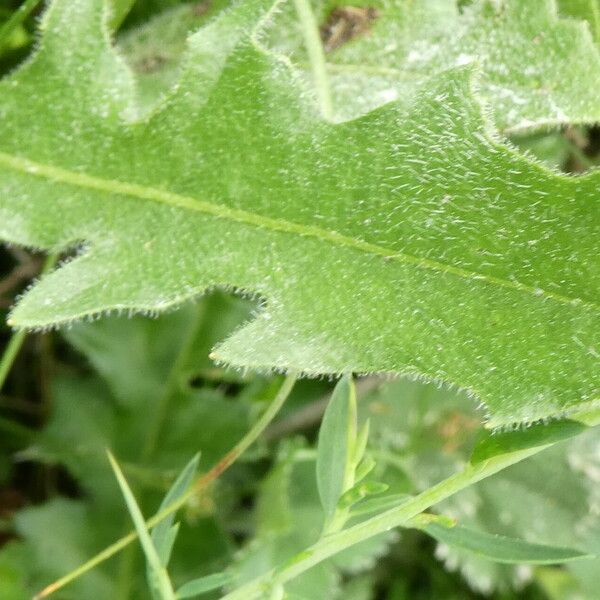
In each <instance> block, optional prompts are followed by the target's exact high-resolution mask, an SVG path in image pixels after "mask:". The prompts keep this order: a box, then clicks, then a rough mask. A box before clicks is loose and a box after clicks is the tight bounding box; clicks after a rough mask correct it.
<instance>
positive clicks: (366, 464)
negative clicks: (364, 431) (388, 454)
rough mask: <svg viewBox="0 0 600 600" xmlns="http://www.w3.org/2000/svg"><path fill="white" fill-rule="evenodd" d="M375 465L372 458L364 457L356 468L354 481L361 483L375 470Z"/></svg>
mask: <svg viewBox="0 0 600 600" xmlns="http://www.w3.org/2000/svg"><path fill="white" fill-rule="evenodd" d="M375 465H376V463H375V459H374V458H373V457H372V456H365V458H363V460H362V461H361V462H360V463H359V464H358V466H357V467H356V474H355V476H354V481H356V482H358V481H362V480H363V479H364V478H365V477H366V476H367V475H368V474H369V473H370V472H371V471H372V470H373V469H374V468H375Z"/></svg>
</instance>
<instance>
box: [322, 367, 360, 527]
mask: <svg viewBox="0 0 600 600" xmlns="http://www.w3.org/2000/svg"><path fill="white" fill-rule="evenodd" d="M355 403H356V397H355V389H354V383H353V381H352V378H351V377H350V376H347V375H345V376H344V377H342V378H341V379H340V381H339V382H338V384H337V385H336V386H335V389H334V391H333V394H332V396H331V400H330V401H329V404H328V406H327V410H326V411H325V415H324V416H323V422H322V423H321V429H320V430H319V442H318V447H317V486H318V489H319V497H320V498H321V504H322V506H323V510H324V511H325V515H326V517H327V518H329V517H331V516H332V515H333V513H334V512H335V508H336V506H337V503H338V500H339V499H340V497H341V495H342V494H343V493H344V491H345V490H346V487H347V481H348V479H349V471H350V470H351V469H353V465H351V462H352V461H351V453H352V450H353V445H354V439H355V437H356V420H355V419H356V417H355V415H356V410H355V409H354V410H353V405H354V404H355Z"/></svg>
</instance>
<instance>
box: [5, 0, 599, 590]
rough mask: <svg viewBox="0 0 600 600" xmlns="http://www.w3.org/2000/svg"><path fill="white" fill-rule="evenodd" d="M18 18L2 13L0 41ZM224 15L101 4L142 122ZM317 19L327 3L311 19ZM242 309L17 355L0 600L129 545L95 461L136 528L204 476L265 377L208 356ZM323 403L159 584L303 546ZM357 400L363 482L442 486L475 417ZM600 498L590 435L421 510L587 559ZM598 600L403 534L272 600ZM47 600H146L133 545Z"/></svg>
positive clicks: (577, 165)
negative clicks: (369, 476)
mask: <svg viewBox="0 0 600 600" xmlns="http://www.w3.org/2000/svg"><path fill="white" fill-rule="evenodd" d="M590 2H595V0H581V1H579V0H578V1H572V0H561V2H560V8H561V10H562V11H563V12H564V15H565V16H572V17H578V18H584V19H587V20H588V21H589V23H590V28H591V30H592V32H593V34H594V36H595V37H596V39H598V37H599V35H598V34H599V31H600V25H599V23H598V22H597V21H596V16H597V15H598V14H600V13H598V11H596V12H594V11H590V10H589V7H590ZM21 4H22V3H21V2H18V1H11V0H2V1H0V25H1V24H2V23H3V22H6V21H7V20H8V19H10V18H11V17H13V16H14V14H15V11H16V10H17V9H18V8H19V6H20V5H21ZM227 4H228V2H227V0H213V1H212V2H211V1H210V0H204V1H202V2H192V3H189V2H182V1H181V0H137V1H134V2H132V1H131V0H115V12H114V23H113V24H114V26H115V27H116V28H118V31H117V33H116V35H115V43H116V45H117V46H118V47H119V48H120V50H121V51H122V52H123V54H124V56H125V57H126V59H127V61H128V62H129V64H130V65H131V67H132V69H133V70H134V72H135V73H136V76H137V78H138V85H139V100H140V106H141V108H142V110H147V109H148V108H149V107H151V106H152V105H153V104H154V103H155V102H156V101H157V100H158V99H159V98H160V97H161V96H162V95H163V94H165V93H167V92H168V90H169V88H170V87H171V86H172V85H173V84H175V82H176V79H177V70H178V65H179V64H180V61H181V58H182V54H183V53H184V51H185V39H186V36H187V34H188V33H189V32H190V31H193V30H194V29H195V28H197V27H199V26H200V25H201V24H202V23H203V22H204V21H205V20H206V19H208V18H210V17H211V16H212V15H214V14H215V13H217V12H218V11H219V10H221V9H222V8H223V7H224V6H226V5H227ZM334 4H339V2H338V3H332V2H326V3H324V6H323V7H322V14H324V15H328V14H330V13H331V11H332V10H333V8H334ZM357 4H358V5H360V6H363V7H364V6H366V5H367V3H360V2H358V3H357ZM374 4H377V3H374ZM463 4H465V3H464V2H463ZM596 8H597V5H596ZM40 11H41V7H40V6H35V7H34V8H33V10H32V11H31V13H30V14H28V15H26V17H25V18H24V19H23V22H22V23H21V24H20V25H19V26H18V27H16V28H14V29H13V31H12V33H11V34H10V36H9V37H8V38H7V39H5V40H3V42H2V45H1V46H0V73H2V74H4V73H7V72H9V71H10V70H11V69H12V68H14V67H15V66H16V65H18V64H19V63H20V62H21V61H22V60H24V59H25V58H26V56H27V54H28V53H29V52H30V51H31V49H32V47H34V45H35V26H36V20H37V18H38V16H39V14H40ZM323 25H324V29H323V35H324V36H326V35H327V31H326V28H325V22H324V23H323ZM351 38H352V35H350V36H349V38H348V39H347V40H344V43H352V39H351ZM325 41H326V40H325ZM511 142H512V143H513V144H515V145H516V146H518V147H519V148H520V149H521V150H522V151H527V152H530V153H533V154H534V155H536V156H537V157H538V158H539V159H540V160H542V161H544V162H545V163H547V164H548V165H550V166H552V167H553V168H556V169H560V170H563V171H566V172H571V173H579V172H582V171H584V170H586V169H589V168H591V167H594V166H595V165H596V164H597V163H598V160H599V153H598V150H599V148H600V135H599V133H598V130H597V129H595V128H593V127H589V128H586V127H576V128H575V127H573V128H566V129H561V130H559V131H556V130H553V131H546V132H536V133H533V134H528V135H520V136H518V137H514V138H512V139H511ZM42 261H43V257H41V256H39V255H37V254H36V253H35V252H29V251H27V250H24V249H20V248H3V249H2V250H1V251H0V317H1V322H2V326H1V327H2V329H1V330H0V336H1V338H0V340H1V343H2V345H3V346H4V347H5V346H6V344H7V342H8V341H9V339H10V337H11V332H10V331H9V329H8V328H7V327H6V325H4V323H5V317H6V314H7V312H8V310H9V308H10V306H11V304H12V303H13V301H14V298H15V297H16V296H17V295H18V294H19V293H21V292H22V291H23V289H24V288H25V287H26V286H27V285H28V283H29V282H30V281H31V279H32V278H34V277H36V276H37V275H38V274H39V271H40V269H41V265H42ZM255 310H258V307H257V306H256V305H254V304H253V303H252V302H250V301H248V300H246V299H244V298H240V297H234V296H232V295H227V294H224V293H220V292H215V293H212V294H210V295H208V296H206V297H204V298H200V299H199V300H198V301H197V302H196V303H195V304H193V305H186V306H184V307H182V308H181V309H179V310H178V311H176V312H173V313H170V314H165V315H163V316H161V317H159V318H157V319H151V318H146V317H140V316H136V317H133V318H112V317H111V318H106V319H102V320H100V321H97V322H94V323H83V324H78V325H74V326H73V327H71V328H67V329H64V330H61V331H59V332H48V333H44V334H32V335H30V336H29V337H28V338H27V339H26V342H25V344H24V346H23V348H22V349H21V351H20V353H19V355H18V358H17V360H16V361H15V363H14V366H13V368H12V370H11V372H10V375H9V377H8V379H7V381H6V383H5V385H4V387H3V388H2V390H1V392H0V599H2V600H22V599H26V598H31V596H32V594H33V593H35V592H36V591H38V590H39V589H40V588H41V587H43V586H44V585H46V584H48V583H49V582H50V581H52V580H54V579H56V578H57V577H59V576H61V575H63V574H65V573H66V572H68V571H69V570H71V569H73V568H75V567H77V566H78V565H79V564H80V563H82V562H84V561H85V560H86V559H87V558H89V557H90V556H92V555H93V554H94V553H95V552H97V551H99V550H101V549H102V548H103V547H105V546H106V545H108V544H109V543H111V542H112V541H114V540H115V539H116V538H118V537H119V536H121V535H123V534H124V533H125V532H126V531H128V530H129V529H130V527H131V523H130V517H129V515H128V513H127V511H126V509H125V506H124V503H123V499H122V496H121V493H120V491H119V488H118V485H117V483H116V481H115V479H114V476H113V474H112V472H111V470H110V466H109V464H108V461H107V460H106V455H105V449H106V448H110V449H111V450H112V452H113V453H114V454H115V455H116V456H117V458H118V459H119V461H120V464H121V466H122V468H123V470H124V473H125V475H126V476H127V478H128V480H129V481H130V483H131V485H132V488H133V489H134V492H135V493H136V496H137V498H138V500H139V502H140V504H141V507H142V509H143V510H144V512H145V514H151V513H153V512H154V511H155V510H156V508H157V506H158V505H159V503H160V499H161V497H162V496H163V495H164V493H165V492H166V490H167V489H168V487H169V485H170V484H171V483H172V481H173V479H174V477H175V475H176V474H177V473H178V472H179V470H180V469H181V468H182V467H183V466H184V465H185V464H186V463H187V461H188V460H189V459H190V458H191V457H192V456H193V455H194V454H195V453H196V452H198V451H201V453H202V454H201V464H200V469H201V471H206V470H208V469H209V468H210V466H211V465H213V464H214V463H215V462H216V461H217V460H218V459H219V458H220V457H222V456H223V455H224V454H225V453H226V452H227V451H228V450H229V449H230V448H231V447H232V446H233V445H234V444H235V443H236V442H237V440H239V439H240V438H241V437H242V436H243V434H244V433H245V432H246V431H247V430H248V428H249V426H250V424H251V423H252V422H253V421H254V419H255V417H256V415H257V414H258V413H259V412H260V411H261V410H262V409H263V408H264V406H265V403H267V402H268V401H269V400H270V399H272V398H273V396H274V394H275V393H276V391H277V389H278V386H279V384H280V382H281V377H280V376H277V375H273V376H264V375H257V374H253V373H239V372H232V371H228V370H225V369H222V368H219V367H216V366H215V365H214V364H213V363H212V362H211V361H210V359H209V358H208V354H209V351H210V349H211V347H212V346H213V344H214V343H215V342H216V341H217V340H219V339H222V338H223V337H225V336H227V335H228V333H229V332H231V331H232V330H233V329H234V328H235V327H236V326H237V325H238V324H240V323H242V322H243V321H245V320H247V319H248V318H250V317H251V315H252V312H253V311H255ZM332 385H333V383H332V382H331V381H326V380H303V381H300V382H299V383H298V384H297V385H296V387H295V389H294V391H293V393H292V396H291V397H290V398H289V400H288V402H287V404H286V406H285V407H284V409H283V411H282V413H281V414H280V415H279V417H278V418H277V420H276V421H275V423H273V424H272V425H271V426H270V427H269V429H268V430H267V432H266V434H265V435H264V436H263V437H262V438H261V440H260V441H259V443H258V444H256V445H255V446H254V447H253V448H252V449H251V450H250V451H249V452H248V453H247V454H245V455H244V456H243V457H242V459H241V460H239V461H238V462H237V463H236V464H235V465H234V466H233V468H231V469H230V470H229V471H228V472H227V473H225V474H224V475H223V476H222V477H221V478H219V479H218V480H217V481H216V482H214V483H213V484H212V485H211V486H210V487H209V489H208V490H205V492H204V493H202V495H199V496H197V497H195V498H194V499H193V501H192V502H190V503H189V504H188V505H187V507H186V509H185V511H184V514H183V515H182V517H181V521H182V527H181V529H180V534H179V536H178V539H177V543H176V547H175V551H174V557H173V559H172V561H171V565H172V567H171V571H172V576H173V579H174V580H175V581H176V582H178V581H186V580H189V579H192V578H195V577H199V576H201V575H202V574H206V573H211V572H214V571H218V570H221V569H223V568H225V567H227V566H228V565H231V564H233V570H234V571H235V573H236V575H237V577H238V578H241V579H250V578H252V577H253V576H256V575H257V574H258V573H260V572H263V571H264V570H266V569H268V568H270V567H271V566H274V565H275V564H279V563H281V561H282V560H284V559H285V558H287V557H289V556H292V555H293V554H294V553H296V552H298V551H300V550H302V549H303V548H304V547H306V545H308V544H309V543H311V542H312V541H313V540H314V539H315V538H316V537H317V536H318V533H319V528H320V524H321V523H320V519H321V508H320V504H319V499H318V495H317V490H316V484H315V477H314V470H315V465H314V462H315V450H314V443H315V440H316V433H317V430H318V425H319V421H320V417H321V415H322V413H323V411H324V408H325V403H326V400H327V396H328V394H329V393H330V391H331V389H332ZM358 390H359V413H360V414H359V416H360V419H361V420H363V421H364V420H365V419H366V418H367V417H369V418H370V419H371V435H370V440H369V447H370V452H371V454H372V455H373V457H374V458H375V459H376V460H377V466H376V474H377V478H378V479H379V480H380V481H385V482H386V483H387V484H388V485H389V486H390V492H393V493H405V494H411V493H415V492H418V491H420V490H422V489H425V488H426V487H428V486H430V485H432V484H433V483H435V482H437V481H438V480H440V479H442V478H443V477H446V476H448V475H450V474H451V473H453V472H455V471H456V470H457V469H458V468H459V466H460V465H461V464H462V463H463V462H464V460H465V459H466V458H467V457H468V453H469V450H470V448H471V447H472V445H473V443H474V439H475V438H476V436H477V434H478V432H479V430H480V428H481V422H482V418H483V417H484V415H483V414H482V413H481V411H479V410H478V409H477V407H476V406H474V403H473V402H472V401H471V400H469V399H468V398H466V397H465V396H464V395H462V394H460V393H458V392H455V391H452V390H448V389H444V388H437V387H435V386H432V385H425V384H422V383H418V382H410V381H405V380H394V381H385V380H383V379H379V378H376V377H368V378H363V379H360V380H359V382H358ZM599 482H600V434H599V433H598V432H597V431H596V430H591V431H590V432H588V433H586V434H585V435H583V436H580V437H579V438H576V439H575V440H573V441H570V442H567V443H563V444H559V445H557V446H555V447H553V448H552V449H551V450H550V451H546V452H544V453H542V454H540V455H538V456H536V457H534V458H532V459H529V460H527V461H525V462H524V463H522V464H518V465H516V466H514V467H512V468H510V469H508V470H506V471H504V472H502V473H500V474H499V475H497V476H495V477H492V478H491V479H489V480H486V481H484V482H482V483H480V484H478V485H476V486H474V487H473V488H470V489H468V490H466V491H464V492H462V493H461V494H459V495H457V496H456V497H454V498H452V499H450V500H448V501H446V502H445V503H444V504H443V506H439V507H437V508H438V510H439V511H440V512H443V513H444V514H448V515H450V516H452V517H455V518H457V519H459V520H460V521H461V523H465V524H470V525H472V526H474V527H476V528H478V529H483V530H485V531H489V532H491V533H500V534H504V535H509V536H513V537H521V538H524V539H527V540H529V541H533V542H540V543H552V544H558V545H564V546H573V547H579V548H582V549H587V550H589V551H591V552H596V553H598V552H600V486H599V485H598V484H599ZM599 585H600V562H599V561H597V560H584V561H577V562H573V563H570V564H569V565H568V566H564V567H563V566H556V567H531V566H525V565H521V566H517V567H515V566H509V565H500V564H494V563H491V562H489V561H486V560H483V559H481V558H478V557H477V556H474V555H469V554H467V553H465V552H460V551H457V550H455V549H450V548H448V547H446V546H444V545H440V544H437V543H436V542H434V541H432V540H431V539H430V538H428V537H426V536H425V535H424V534H422V533H420V532H418V531H413V530H410V531H402V532H389V533H388V534H386V535H383V536H379V537H377V538H374V539H372V540H369V541H368V542H367V543H363V544H361V545H359V546H357V547H355V548H352V549H351V550H348V551H345V552H344V553H342V554H340V555H338V556H336V557H335V558H334V559H331V560H329V561H327V562H325V563H323V564H321V565H319V566H317V567H315V568H313V569H311V570H310V571H308V572H307V573H305V574H304V575H302V576H301V577H299V578H298V579H297V580H295V581H294V582H293V583H292V584H291V585H290V586H289V589H287V590H286V591H287V592H288V593H289V595H290V597H291V598H295V599H304V600H316V599H332V600H333V599H335V598H340V599H341V598H344V599H346V600H379V599H389V600H405V599H407V600H408V599H411V600H418V599H433V598H435V599H448V600H450V599H461V600H462V599H467V598H473V599H475V598H484V597H486V598H493V599H498V600H500V599H503V600H509V599H513V598H522V599H527V600H533V599H548V600H568V599H573V600H574V599H577V598H578V599H586V598H589V599H594V598H598V589H600V588H599V587H598V586H599ZM54 597H56V598H57V599H82V598H85V599H88V598H89V599H94V600H96V599H99V600H102V599H111V600H126V599H128V598H145V597H147V591H146V587H145V582H144V567H143V558H142V554H141V551H140V550H139V548H138V547H137V545H132V546H130V547H129V548H128V549H126V550H125V551H124V552H122V553H120V554H119V555H117V556H116V557H114V558H113V559H111V560H109V561H107V562H106V563H104V564H102V565H101V566H100V567H99V568H97V569H95V570H94V571H92V572H91V573H89V574H87V575H86V576H84V577H82V578H80V579H78V580H77V581H76V582H75V583H73V584H72V585H70V586H69V587H67V588H65V589H64V590H62V591H60V592H59V593H57V594H56V596H54ZM207 597H208V598H211V597H213V598H216V597H218V596H217V595H216V594H213V595H212V596H210V595H208V596H207Z"/></svg>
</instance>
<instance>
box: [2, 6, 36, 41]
mask: <svg viewBox="0 0 600 600" xmlns="http://www.w3.org/2000/svg"><path fill="white" fill-rule="evenodd" d="M39 2H40V0H25V2H23V4H21V6H19V8H17V10H16V11H15V12H14V13H13V14H12V16H11V17H10V19H8V21H6V23H4V25H2V27H0V50H2V49H3V47H4V45H5V44H6V40H7V39H8V38H9V37H10V35H11V34H12V32H13V31H14V30H15V29H16V28H17V27H19V25H21V23H23V21H24V20H25V19H26V18H27V17H28V16H29V15H30V14H31V12H32V11H33V9H34V8H35V7H36V6H37V5H38V4H39Z"/></svg>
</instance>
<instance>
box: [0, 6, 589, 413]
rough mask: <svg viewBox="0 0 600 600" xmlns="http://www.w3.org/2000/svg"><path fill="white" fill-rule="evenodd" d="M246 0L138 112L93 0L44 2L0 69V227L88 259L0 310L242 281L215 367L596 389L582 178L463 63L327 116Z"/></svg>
mask: <svg viewBox="0 0 600 600" xmlns="http://www.w3.org/2000/svg"><path fill="white" fill-rule="evenodd" d="M262 13H263V3H262V2H255V1H250V2H244V3H242V4H240V5H239V6H238V7H237V9H236V10H233V11H227V12H224V13H222V16H221V18H219V19H217V20H214V21H212V22H211V24H209V25H208V26H207V27H206V28H204V29H203V30H202V31H201V35H200V34H198V35H195V36H193V37H192V38H191V40H190V47H189V51H188V56H187V62H186V66H185V67H184V68H183V73H182V76H181V79H180V82H179V85H178V87H177V89H176V90H175V92H174V93H173V94H172V95H171V96H170V97H169V98H168V100H167V101H166V102H165V103H164V104H163V105H162V106H161V107H160V108H159V109H157V110H156V111H154V112H153V113H152V114H151V115H150V116H149V117H148V118H146V119H143V120H140V121H135V122H133V121H131V118H132V117H133V113H134V111H135V97H134V92H133V85H132V78H131V75H130V73H129V71H128V69H127V68H126V67H125V66H124V64H123V62H122V61H121V59H120V58H119V57H118V56H117V55H116V54H115V53H114V51H113V50H112V49H111V47H110V45H109V41H108V35H107V33H106V28H105V26H104V25H103V19H104V17H103V14H104V13H103V9H102V6H101V5H100V3H97V2H91V1H89V0H76V2H66V1H65V0H56V1H55V2H54V3H52V5H51V7H50V9H49V11H48V12H47V13H46V17H45V19H44V22H43V29H44V37H43V39H42V42H41V45H40V48H39V50H38V52H37V54H36V55H35V57H34V58H33V59H31V60H30V61H29V62H28V63H27V64H26V65H25V66H24V67H22V68H21V69H20V70H19V71H17V72H16V73H14V74H13V75H11V76H10V77H7V78H6V79H4V80H3V81H2V82H1V83H0V140H1V142H0V217H1V218H0V235H1V236H2V237H3V238H5V239H6V240H8V241H11V242H14V243H20V244H26V245H29V246H37V247H43V248H51V249H59V248H67V247H72V246H73V245H74V244H78V243H79V244H80V245H81V252H80V253H79V255H78V256H77V257H76V258H74V259H73V260H71V261H70V262H68V263H66V264H63V265H62V266H61V267H60V268H59V269H58V270H56V271H55V272H53V273H51V274H49V275H47V276H45V277H43V278H42V279H41V280H40V282H39V283H38V284H37V285H36V286H34V287H33V288H32V289H31V290H30V291H29V292H28V293H27V294H26V295H25V296H24V297H23V298H22V300H21V302H20V303H19V305H18V306H17V308H16V309H15V311H14V312H13V314H12V323H13V324H14V325H16V326H20V327H45V326H48V325H52V324H60V323H66V322H69V321H71V320H73V319H76V318H80V317H83V316H86V315H93V314H99V313H103V312H107V311H110V310H117V311H122V310H129V311H159V310H164V309H167V308H169V307H172V306H174V305H177V304H180V303H181V302H183V301H184V300H186V299H189V298H193V297H195V296H197V295H198V294H200V293H202V292H204V291H206V290H207V289H208V288H210V287H213V286H222V287H228V288H231V287H235V288H237V289H241V290H244V291H245V293H247V294H253V295H258V296H260V297H261V298H263V299H264V304H263V308H262V310H261V311H260V312H259V313H258V314H257V315H256V318H255V319H254V320H253V321H252V322H250V323H249V324H248V325H246V326H245V327H243V328H241V329H239V330H238V331H237V332H235V333H234V334H233V336H231V337H230V338H229V339H228V340H227V341H226V342H224V343H223V344H221V345H220V346H219V347H218V348H217V349H216V350H215V357H217V358H218V359H220V360H222V361H226V362H227V363H231V364H234V365H239V366H249V367H255V368H273V367H275V368H278V369H286V368H290V367H294V368H300V369H303V370H304V371H305V372H307V373H315V374H316V373H337V372H342V371H348V370H355V371H394V372H401V373H406V374H410V375H413V376H417V377H425V378H428V379H436V380H444V381H449V382H452V383H454V384H456V385H459V386H461V387H464V388H466V389H468V390H470V391H471V392H472V393H474V394H476V395H477V396H478V397H479V398H480V399H481V401H482V402H484V403H485V405H486V406H487V409H488V411H489V413H490V415H491V417H492V419H491V423H492V424H493V425H499V424H505V423H509V422H513V421H520V420H526V421H527V420H534V419H539V418H542V417H548V416H552V415H556V414H558V413H566V412H568V411H570V410H572V409H574V408H575V407H577V406H579V405H581V403H586V402H591V401H593V400H595V399H596V397H597V387H598V358H597V356H598V354H597V350H596V349H595V344H596V343H597V335H598V328H599V327H600V325H599V321H598V318H597V313H598V307H597V304H596V302H597V300H596V290H597V289H598V278H599V273H598V261H597V260H596V249H595V239H596V234H595V232H597V227H598V216H597V215H598V211H597V207H596V204H595V200H594V199H595V197H596V190H597V187H598V182H597V180H598V175H597V174H592V175H590V176H588V177H581V178H567V177H561V176H558V175H555V174H552V173H550V172H548V171H546V170H545V169H543V168H542V167H540V166H539V165H537V164H534V163H532V162H531V161H530V160H528V159H526V158H524V157H522V156H519V155H518V154H516V153H515V152H514V151H513V150H512V149H510V148H508V147H506V146H503V145H502V144H501V143H499V142H498V141H497V140H496V139H495V137H494V134H493V132H491V131H490V129H489V126H488V125H487V124H486V122H485V121H484V119H483V118H482V116H481V109H480V106H479V104H478V102H477V100H476V99H475V97H474V95H473V92H472V70H471V69H465V68H459V69H453V70H450V71H446V72H444V73H441V74H440V75H439V76H438V77H437V78H436V79H435V80H429V81H428V82H427V83H426V84H424V86H423V87H422V88H421V89H420V91H419V92H418V93H417V94H416V95H415V96H414V98H413V101H412V103H410V106H404V107H401V106H399V105H397V104H390V105H387V106H385V107H383V108H381V109H379V110H377V111H375V112H373V113H370V114H368V115H366V116H365V117H363V118H361V119H358V120H356V121H351V122H348V123H342V124H331V123H327V122H324V121H322V120H320V119H318V118H317V117H316V115H315V114H314V111H313V110H312V108H311V106H310V103H306V102H304V100H303V96H302V94H301V86H300V84H299V83H298V82H297V81H295V78H294V75H293V73H292V72H291V71H290V69H289V66H288V65H287V64H286V63H285V62H282V60H281V59H280V58H279V57H277V56H274V55H272V54H269V53H267V52H265V51H264V49H263V48H262V46H260V45H259V44H258V43H257V41H256V36H255V35H253V34H252V33H251V29H252V27H253V26H254V23H255V22H256V20H257V19H258V18H259V15H260V14H262ZM224 32H227V33H226V35H225V34H224ZM73 39H78V40H81V43H79V44H77V46H75V45H74V44H73Z"/></svg>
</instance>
